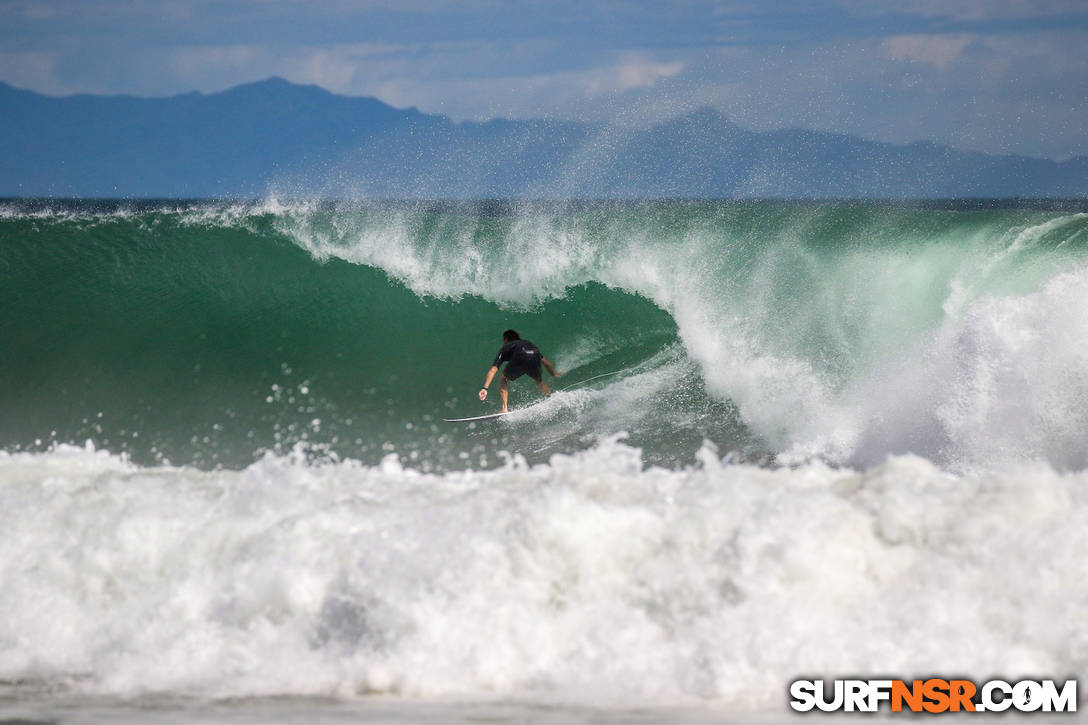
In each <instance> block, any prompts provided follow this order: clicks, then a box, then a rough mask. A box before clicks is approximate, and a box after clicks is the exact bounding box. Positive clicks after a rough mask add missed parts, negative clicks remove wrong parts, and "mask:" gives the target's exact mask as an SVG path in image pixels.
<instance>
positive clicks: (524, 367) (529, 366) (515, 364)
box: [492, 340, 544, 382]
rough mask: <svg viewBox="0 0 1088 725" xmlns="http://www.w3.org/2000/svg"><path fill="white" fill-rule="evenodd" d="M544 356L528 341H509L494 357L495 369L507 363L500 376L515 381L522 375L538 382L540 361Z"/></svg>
mask: <svg viewBox="0 0 1088 725" xmlns="http://www.w3.org/2000/svg"><path fill="white" fill-rule="evenodd" d="M543 359H544V356H543V355H541V354H540V349H539V348H538V347H537V346H536V345H534V344H533V343H531V342H529V341H528V340H511V341H510V342H508V343H506V344H505V345H503V346H502V348H501V349H500V350H499V354H498V355H496V356H495V362H494V363H492V365H494V366H495V367H499V366H500V365H502V364H503V363H507V365H506V369H505V370H503V371H502V374H503V375H505V376H506V379H507V380H517V379H518V378H520V377H521V376H522V375H525V374H528V375H529V377H530V378H532V379H533V380H536V381H537V382H539V381H540V361H541V360H543Z"/></svg>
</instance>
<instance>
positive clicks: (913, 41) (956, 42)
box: [881, 35, 973, 69]
mask: <svg viewBox="0 0 1088 725" xmlns="http://www.w3.org/2000/svg"><path fill="white" fill-rule="evenodd" d="M972 40H973V36H971V35H893V36H891V37H888V38H885V39H884V40H883V42H882V43H881V49H882V50H883V52H884V56H885V57H886V58H890V59H891V60H898V61H911V62H915V63H928V64H929V65H932V66H934V67H936V68H941V69H944V68H948V67H949V66H950V65H952V64H953V63H954V62H955V61H956V59H957V58H959V57H960V54H961V53H962V52H963V49H964V48H966V47H967V46H968V44H970V43H971V41H972Z"/></svg>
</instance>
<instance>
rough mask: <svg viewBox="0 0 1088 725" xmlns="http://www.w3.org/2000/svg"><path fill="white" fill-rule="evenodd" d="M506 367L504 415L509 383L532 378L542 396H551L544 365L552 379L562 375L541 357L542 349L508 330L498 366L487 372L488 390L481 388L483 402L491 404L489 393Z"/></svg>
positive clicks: (501, 382)
mask: <svg viewBox="0 0 1088 725" xmlns="http://www.w3.org/2000/svg"><path fill="white" fill-rule="evenodd" d="M503 363H506V369H505V370H503V371H502V375H500V376H499V392H500V393H501V394H502V412H504V413H505V412H507V404H506V401H507V397H508V396H509V394H510V393H509V390H508V389H507V383H508V382H509V381H511V380H517V379H518V378H520V377H521V376H522V375H528V376H529V377H530V378H532V379H533V380H534V381H536V387H537V389H539V390H540V392H541V394H542V395H551V393H552V390H551V388H549V387H548V384H547V383H546V382H544V380H543V375H541V372H540V367H541V366H542V365H543V366H544V367H545V368H547V370H548V373H549V374H550V375H551V376H552V377H555V378H557V377H559V376H560V375H562V373H560V372H556V369H555V367H553V366H552V364H551V362H550V361H549V360H548V358H546V357H544V355H542V354H541V352H540V348H538V347H537V346H536V345H534V344H533V343H531V342H529V341H528V340H522V339H521V335H519V334H518V333H517V332H516V331H514V330H507V331H506V332H504V333H502V347H501V348H500V349H499V354H498V355H496V356H495V362H493V363H491V369H490V370H488V371H487V378H486V379H485V380H484V386H483V387H482V388H480V400H487V389H488V387H489V386H490V385H491V381H492V380H493V379H494V378H495V373H497V372H499V366H500V365H502V364H503Z"/></svg>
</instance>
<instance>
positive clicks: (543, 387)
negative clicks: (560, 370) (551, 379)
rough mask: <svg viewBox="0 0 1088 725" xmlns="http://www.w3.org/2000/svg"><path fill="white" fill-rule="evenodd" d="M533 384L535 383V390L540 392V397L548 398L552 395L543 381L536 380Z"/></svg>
mask: <svg viewBox="0 0 1088 725" xmlns="http://www.w3.org/2000/svg"><path fill="white" fill-rule="evenodd" d="M534 382H536V387H537V390H539V391H540V394H541V395H544V396H548V395H551V394H552V389H551V388H549V387H548V384H547V383H546V382H544V381H543V380H536V381H534Z"/></svg>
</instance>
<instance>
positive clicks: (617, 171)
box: [0, 78, 1088, 199]
mask: <svg viewBox="0 0 1088 725" xmlns="http://www.w3.org/2000/svg"><path fill="white" fill-rule="evenodd" d="M0 158H2V159H3V163H2V165H0V196H16V197H40V196H52V197H82V198H99V197H122V198H147V197H154V198H205V197H260V196H265V195H268V194H277V195H284V196H303V197H333V198H403V199H413V198H449V199H458V198H662V197H665V198H675V197H685V198H814V199H818V198H893V199H894V198H949V197H975V198H1007V197H1084V196H1088V157H1077V158H1074V159H1070V160H1068V161H1063V162H1056V161H1052V160H1048V159H1038V158H1030V157H1025V156H1016V155H1004V156H997V155H990V154H983V153H977V152H967V151H959V150H956V149H953V148H950V147H947V146H941V145H938V144H935V143H930V142H918V143H912V144H907V145H895V144H888V143H880V142H875V141H869V140H865V139H862V138H858V137H855V136H849V135H843V134H833V133H826V132H819V131H811V130H803V129H786V130H779V131H767V132H763V131H752V130H747V129H744V128H741V127H739V126H737V125H736V124H734V123H732V122H730V121H729V120H728V119H727V118H725V117H724V116H723V115H722V114H720V113H719V112H717V111H714V110H712V109H709V108H704V109H700V110H697V111H695V112H692V113H688V114H685V115H681V116H678V117H676V118H673V119H671V120H669V121H666V122H662V123H659V124H656V125H652V126H650V127H648V128H638V129H633V128H629V127H624V126H615V125H607V124H595V123H582V122H575V121H559V120H505V119H498V120H492V121H487V122H482V123H478V122H460V123H459V122H454V121H452V120H451V119H449V118H448V117H446V116H442V115H432V114H425V113H421V112H420V111H418V110H416V109H397V108H393V107H391V106H389V105H387V104H385V103H382V102H381V101H379V100H376V99H374V98H362V97H348V96H340V95H336V94H333V93H330V92H328V91H326V90H323V89H321V88H319V87H317V86H302V85H296V84H292V83H289V82H287V81H285V80H282V79H279V78H273V79H269V80H266V81H261V82H257V83H250V84H246V85H242V86H238V87H236V88H232V89H230V90H227V91H223V92H221V93H213V94H207V95H206V94H202V93H195V92H194V93H187V94H184V95H179V96H173V97H169V98H137V97H132V96H92V95H75V96H67V97H63V98H56V97H49V96H44V95H40V94H38V93H34V92H31V91H26V90H20V89H17V88H14V87H12V86H9V85H6V84H3V83H0Z"/></svg>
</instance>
